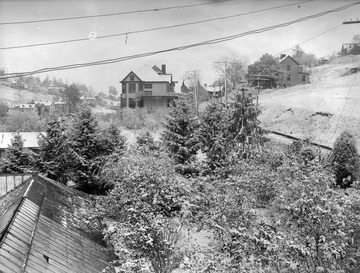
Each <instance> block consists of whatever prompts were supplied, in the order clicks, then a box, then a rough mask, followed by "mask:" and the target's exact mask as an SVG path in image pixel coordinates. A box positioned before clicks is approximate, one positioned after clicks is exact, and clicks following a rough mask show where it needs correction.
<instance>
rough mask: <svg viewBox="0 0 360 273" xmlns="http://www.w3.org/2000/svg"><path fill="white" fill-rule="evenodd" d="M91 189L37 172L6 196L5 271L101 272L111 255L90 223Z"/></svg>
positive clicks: (2, 206) (1, 214) (0, 259)
mask: <svg viewBox="0 0 360 273" xmlns="http://www.w3.org/2000/svg"><path fill="white" fill-rule="evenodd" d="M91 205H92V201H91V199H90V198H89V196H88V195H87V194H85V193H82V192H79V191H77V190H75V189H72V188H69V187H66V186H65V185H62V184H59V183H57V182H55V181H53V180H51V179H48V178H46V177H44V176H42V175H38V174H36V175H33V176H32V178H30V179H29V180H27V181H24V182H23V183H22V184H21V185H20V186H18V187H17V188H16V189H15V190H13V191H12V192H10V193H8V194H7V195H5V196H4V197H3V198H0V272H24V273H27V272H39V273H40V272H49V273H53V272H54V273H55V272H61V273H73V272H89V273H91V272H94V273H95V272H101V271H102V270H103V269H104V268H105V267H106V266H107V265H108V263H109V261H110V253H109V251H108V250H107V248H106V246H105V244H104V243H103V241H102V240H101V239H102V236H101V235H100V233H98V232H94V231H90V230H88V229H87V228H86V227H84V218H83V216H82V215H83V214H84V212H85V211H86V210H87V208H88V207H89V206H91Z"/></svg>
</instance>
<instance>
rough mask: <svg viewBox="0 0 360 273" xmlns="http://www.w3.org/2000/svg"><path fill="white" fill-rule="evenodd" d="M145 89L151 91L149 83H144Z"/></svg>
mask: <svg viewBox="0 0 360 273" xmlns="http://www.w3.org/2000/svg"><path fill="white" fill-rule="evenodd" d="M144 87H145V89H152V84H151V83H145V86H144Z"/></svg>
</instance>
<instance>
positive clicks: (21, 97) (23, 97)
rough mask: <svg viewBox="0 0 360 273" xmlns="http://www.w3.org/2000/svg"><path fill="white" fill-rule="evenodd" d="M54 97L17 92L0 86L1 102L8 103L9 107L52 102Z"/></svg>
mask: <svg viewBox="0 0 360 273" xmlns="http://www.w3.org/2000/svg"><path fill="white" fill-rule="evenodd" d="M52 99H53V95H48V94H41V93H32V92H29V91H27V90H17V89H13V88H11V87H8V86H5V85H2V84H0V101H4V102H6V103H7V104H8V105H9V106H15V105H19V104H21V103H28V102H30V101H31V100H34V101H52Z"/></svg>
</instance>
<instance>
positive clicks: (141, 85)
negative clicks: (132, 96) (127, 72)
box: [139, 83, 144, 92]
mask: <svg viewBox="0 0 360 273" xmlns="http://www.w3.org/2000/svg"><path fill="white" fill-rule="evenodd" d="M139 91H140V92H142V91H144V85H143V84H142V83H139Z"/></svg>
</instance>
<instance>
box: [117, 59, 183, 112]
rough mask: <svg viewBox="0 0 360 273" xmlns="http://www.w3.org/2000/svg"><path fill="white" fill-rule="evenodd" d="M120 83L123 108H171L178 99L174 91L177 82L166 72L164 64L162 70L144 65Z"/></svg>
mask: <svg viewBox="0 0 360 273" xmlns="http://www.w3.org/2000/svg"><path fill="white" fill-rule="evenodd" d="M120 83H121V85H122V94H121V106H122V107H131V108H135V107H148V108H159V107H169V106H170V105H171V102H172V101H173V100H174V99H175V98H177V97H178V94H177V93H175V91H174V86H175V84H176V83H177V82H176V81H174V80H173V76H172V74H168V73H167V72H166V65H164V64H163V65H162V66H161V69H160V68H159V67H157V66H156V65H154V66H153V67H151V66H150V65H144V66H143V67H141V68H140V69H139V70H137V71H136V72H133V71H131V72H130V73H129V74H128V75H127V76H126V77H125V78H124V79H123V80H122V81H120Z"/></svg>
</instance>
